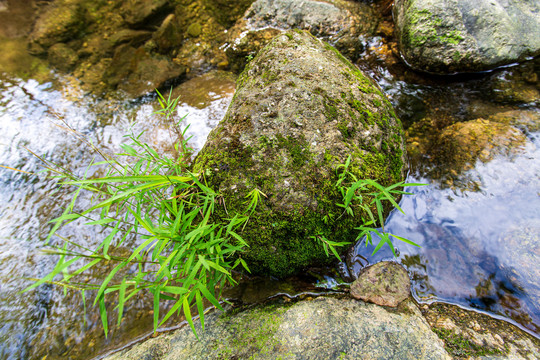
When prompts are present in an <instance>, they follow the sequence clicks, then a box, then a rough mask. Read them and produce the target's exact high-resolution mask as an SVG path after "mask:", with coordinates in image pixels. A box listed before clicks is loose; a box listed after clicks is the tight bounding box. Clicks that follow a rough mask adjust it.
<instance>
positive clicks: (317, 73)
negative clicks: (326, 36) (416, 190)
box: [193, 30, 405, 277]
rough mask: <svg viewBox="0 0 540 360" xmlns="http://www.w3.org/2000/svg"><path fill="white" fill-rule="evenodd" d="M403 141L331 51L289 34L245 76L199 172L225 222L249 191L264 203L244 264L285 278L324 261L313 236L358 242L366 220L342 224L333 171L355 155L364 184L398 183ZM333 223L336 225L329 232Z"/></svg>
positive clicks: (356, 73)
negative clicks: (222, 206)
mask: <svg viewBox="0 0 540 360" xmlns="http://www.w3.org/2000/svg"><path fill="white" fill-rule="evenodd" d="M402 133H403V131H402V128H401V123H400V121H399V120H398V119H397V117H396V115H395V113H394V111H393V109H392V106H391V105H390V103H389V101H388V100H387V99H386V97H385V96H384V95H383V94H382V92H381V91H380V89H379V88H378V87H377V86H376V85H375V84H374V83H373V81H372V80H370V79H369V78H368V77H367V76H366V75H364V74H363V73H362V72H361V71H360V70H358V68H356V67H355V66H354V65H352V64H351V63H350V62H349V61H347V60H346V59H345V58H344V57H343V56H341V54H339V52H338V51H337V50H335V49H334V48H333V47H331V46H330V45H328V44H325V43H324V42H322V41H320V40H318V39H316V38H315V37H313V36H312V35H310V34H309V33H308V32H306V31H299V30H292V31H289V32H286V33H284V34H282V35H278V36H277V37H276V38H275V39H274V40H273V41H272V42H271V43H270V44H269V45H267V46H266V47H265V48H264V49H263V50H261V52H260V53H259V55H258V56H257V57H256V58H255V59H253V60H252V61H251V62H250V63H249V65H248V66H247V67H246V69H245V70H244V72H243V73H242V74H241V75H240V77H239V79H238V82H237V91H236V93H235V96H234V98H233V101H232V103H231V105H230V107H229V110H228V112H227V114H226V116H225V118H224V119H223V120H222V122H221V123H220V124H219V125H218V127H217V128H216V129H214V130H213V131H212V132H211V133H210V135H209V137H208V141H207V143H206V145H205V147H204V148H203V149H202V150H201V152H200V153H199V155H198V157H197V158H196V159H195V161H194V165H193V168H194V171H195V172H198V173H201V174H202V173H205V172H206V173H207V177H206V180H207V181H208V183H209V184H210V185H211V186H213V187H214V188H215V189H216V190H219V192H220V193H221V194H223V196H224V198H225V203H226V206H227V209H228V213H229V214H231V213H234V212H242V211H243V210H244V209H245V201H246V199H245V196H246V195H247V194H248V193H249V192H250V191H251V190H252V189H254V188H257V189H259V190H261V191H262V192H263V193H264V194H266V196H267V198H265V199H264V201H263V202H262V203H260V204H259V206H258V208H257V211H256V212H255V213H254V214H253V215H252V216H251V218H250V220H249V222H248V224H247V226H246V228H245V231H244V233H243V234H242V235H243V236H244V238H245V239H246V241H247V242H248V244H249V249H248V250H247V253H246V254H245V255H243V256H244V257H245V259H246V260H248V264H249V265H250V267H251V269H252V271H254V272H256V273H266V274H270V275H274V276H278V277H282V276H286V275H289V274H292V273H294V272H297V271H299V270H300V269H302V268H304V267H306V266H309V265H313V264H317V263H325V262H328V259H327V257H326V255H325V254H324V251H323V249H322V246H321V245H320V244H319V243H318V242H317V241H316V240H313V239H311V238H310V236H312V235H318V234H321V235H324V236H326V237H328V238H331V239H333V240H336V241H354V239H355V234H354V232H353V228H354V227H355V226H358V225H359V222H360V218H359V217H356V218H352V217H347V216H343V217H340V214H341V213H342V209H341V208H340V207H338V206H337V205H336V204H337V203H339V202H341V201H342V199H341V198H340V194H339V193H338V191H337V189H336V188H335V186H334V185H335V181H336V180H337V176H336V169H337V167H338V166H339V165H340V164H342V163H344V162H345V160H346V159H347V157H348V156H349V155H350V156H351V158H352V162H351V167H350V169H351V171H352V172H353V173H354V174H355V175H356V176H357V177H358V178H371V179H375V180H377V181H379V182H380V183H382V184H384V185H390V184H393V183H395V182H398V181H401V180H402V179H403V176H404V156H405V149H404V143H403V134H402ZM327 214H332V215H334V216H335V218H338V219H339V220H338V221H334V222H332V223H330V224H325V222H324V221H323V217H324V216H325V215H327ZM357 215H358V214H357ZM223 216H227V214H223Z"/></svg>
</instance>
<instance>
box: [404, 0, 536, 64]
mask: <svg viewBox="0 0 540 360" xmlns="http://www.w3.org/2000/svg"><path fill="white" fill-rule="evenodd" d="M394 19H395V23H396V30H397V36H398V41H399V46H400V49H401V53H402V55H403V57H404V58H405V60H406V61H407V62H408V63H409V64H410V65H411V66H412V67H413V68H415V69H418V70H421V71H427V72H433V73H454V72H469V71H482V70H488V69H493V68H495V67H497V66H500V65H504V64H510V63H513V62H516V61H521V60H524V59H526V58H528V57H532V56H537V55H539V54H540V3H539V2H538V1H523V0H509V1H499V0H477V1H468V0H396V1H395V6H394Z"/></svg>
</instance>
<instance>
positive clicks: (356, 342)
mask: <svg viewBox="0 0 540 360" xmlns="http://www.w3.org/2000/svg"><path fill="white" fill-rule="evenodd" d="M195 327H196V330H197V333H198V334H199V340H197V339H196V338H195V335H194V334H193V332H192V331H191V329H190V327H189V326H186V327H184V328H182V329H179V330H176V331H174V332H171V333H167V334H163V335H160V336H158V337H156V338H154V339H150V340H148V341H146V342H144V343H142V344H139V345H136V346H134V347H133V348H131V349H128V350H123V351H120V352H118V353H117V354H114V355H112V356H110V357H108V358H107V359H108V360H116V359H132V360H138V359H141V360H142V359H150V358H152V359H156V358H159V359H163V360H166V359H177V360H179V359H272V360H274V359H313V360H316V359H321V360H323V359H324V360H326V359H368V358H369V359H381V360H382V359H385V360H386V359H396V360H397V359H399V360H407V359H411V360H413V359H414V360H419V359H433V360H435V359H436V360H440V359H450V356H449V355H448V353H447V352H446V351H445V350H444V348H443V343H442V341H441V340H440V339H438V338H437V335H435V333H433V332H432V331H431V329H430V328H429V325H428V324H427V323H426V321H425V320H424V318H423V317H422V315H421V314H420V311H419V310H418V308H417V307H416V306H415V305H414V304H413V303H411V302H409V301H407V302H405V303H404V304H402V306H400V308H399V310H398V311H397V312H396V311H393V312H390V311H387V310H385V309H384V308H381V307H378V306H376V305H373V304H366V303H363V302H358V301H356V300H352V299H335V298H324V297H321V298H317V299H314V300H312V301H300V302H298V303H296V304H294V305H292V306H291V305H270V306H262V307H257V308H252V309H249V310H245V311H243V312H240V313H234V312H233V313H219V312H214V313H212V314H210V315H207V316H206V317H205V331H204V332H203V331H202V329H201V326H200V324H199V323H197V324H196V325H195Z"/></svg>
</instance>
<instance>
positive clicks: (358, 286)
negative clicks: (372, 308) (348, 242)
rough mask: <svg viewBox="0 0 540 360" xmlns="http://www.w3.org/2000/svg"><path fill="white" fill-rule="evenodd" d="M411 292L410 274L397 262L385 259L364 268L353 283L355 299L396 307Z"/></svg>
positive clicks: (352, 290)
mask: <svg viewBox="0 0 540 360" xmlns="http://www.w3.org/2000/svg"><path fill="white" fill-rule="evenodd" d="M410 293H411V284H410V280H409V275H408V274H407V270H405V268H404V267H403V266H401V265H399V264H397V263H395V262H390V261H383V262H380V263H377V264H375V265H372V266H370V267H368V268H366V269H364V270H363V271H362V272H361V273H360V276H359V277H358V279H357V280H356V281H355V282H353V284H352V285H351V295H352V297H354V298H355V299H358V300H363V301H367V302H371V303H374V304H377V305H382V306H390V307H396V306H398V305H399V303H400V302H402V301H403V300H405V299H407V298H408V297H409V295H410Z"/></svg>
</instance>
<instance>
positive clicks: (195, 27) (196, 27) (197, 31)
mask: <svg viewBox="0 0 540 360" xmlns="http://www.w3.org/2000/svg"><path fill="white" fill-rule="evenodd" d="M187 33H188V35H189V36H191V37H198V36H199V35H201V33H202V26H201V24H199V23H193V24H191V25H189V26H188V28H187Z"/></svg>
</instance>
